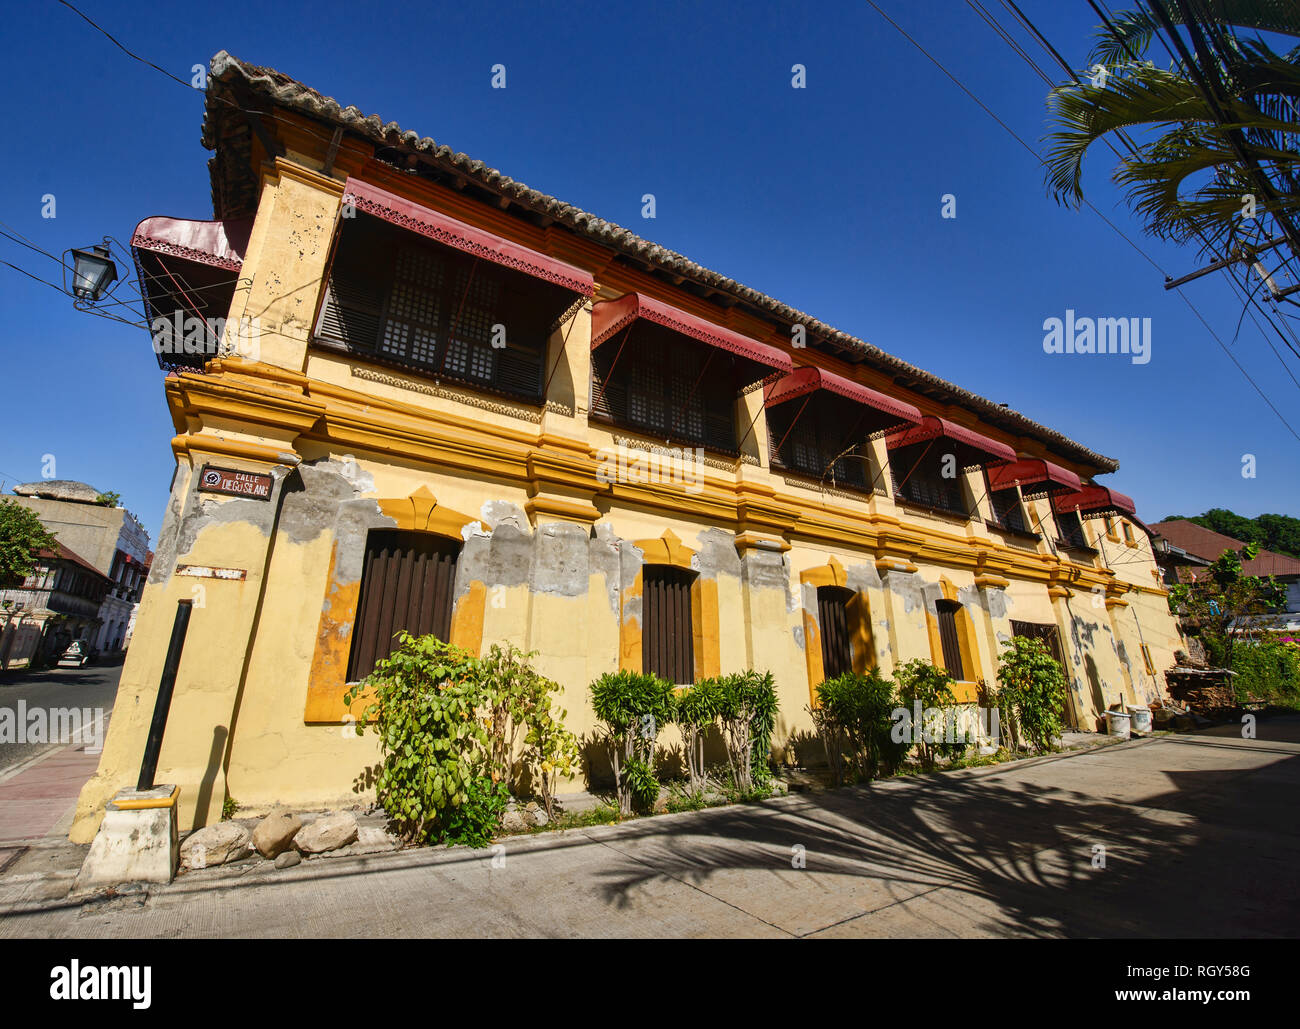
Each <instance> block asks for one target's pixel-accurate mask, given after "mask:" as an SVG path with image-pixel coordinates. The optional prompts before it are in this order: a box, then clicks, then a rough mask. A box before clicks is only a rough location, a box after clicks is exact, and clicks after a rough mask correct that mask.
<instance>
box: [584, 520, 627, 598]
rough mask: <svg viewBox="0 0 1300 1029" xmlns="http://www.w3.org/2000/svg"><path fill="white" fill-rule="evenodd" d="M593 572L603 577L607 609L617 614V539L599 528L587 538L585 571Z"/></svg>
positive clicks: (589, 573)
mask: <svg viewBox="0 0 1300 1029" xmlns="http://www.w3.org/2000/svg"><path fill="white" fill-rule="evenodd" d="M593 572H595V573H599V574H601V575H603V576H604V577H605V593H606V595H607V597H608V599H609V610H610V612H611V613H613V614H618V594H619V586H618V584H619V556H618V540H617V539H616V538H615V537H614V535H613V533H612V532H606V533H603V534H602V533H601V532H600V529H599V528H597V530H596V531H595V533H594V534H593V535H592V537H591V538H590V539H588V540H587V573H588V575H589V576H590V575H591V574H592V573H593ZM588 582H590V579H588Z"/></svg>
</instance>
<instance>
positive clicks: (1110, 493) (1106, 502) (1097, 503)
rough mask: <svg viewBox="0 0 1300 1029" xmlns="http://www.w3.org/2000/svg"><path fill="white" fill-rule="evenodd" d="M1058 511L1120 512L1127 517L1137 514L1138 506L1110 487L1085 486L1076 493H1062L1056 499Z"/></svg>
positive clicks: (1129, 498)
mask: <svg viewBox="0 0 1300 1029" xmlns="http://www.w3.org/2000/svg"><path fill="white" fill-rule="evenodd" d="M1055 506H1056V509H1057V510H1058V511H1079V512H1081V513H1084V514H1087V513H1088V512H1089V511H1110V510H1114V511H1120V512H1122V513H1124V514H1127V515H1136V514H1137V505H1136V504H1135V503H1133V498H1132V497H1128V496H1125V495H1124V494H1123V493H1120V492H1119V491H1118V490H1113V489H1111V488H1110V487H1109V486H1085V487H1084V488H1083V489H1081V490H1079V491H1078V492H1075V493H1062V494H1059V495H1058V496H1057V497H1056V502H1055Z"/></svg>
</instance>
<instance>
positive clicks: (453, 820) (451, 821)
mask: <svg viewBox="0 0 1300 1029" xmlns="http://www.w3.org/2000/svg"><path fill="white" fill-rule="evenodd" d="M509 803H510V791H509V790H508V789H506V784H505V783H503V782H496V781H494V780H493V779H492V778H490V777H489V776H486V775H476V776H474V777H473V778H472V779H470V780H469V783H468V784H467V785H466V787H465V800H464V801H463V802H462V803H461V804H459V805H456V806H454V807H449V808H445V809H444V810H443V811H442V812H441V813H440V816H439V819H438V822H439V828H440V830H441V837H440V842H443V843H446V844H447V845H448V846H452V845H453V844H457V843H463V844H466V845H468V846H470V847H486V846H487V845H488V844H489V843H491V842H492V837H493V836H495V835H496V833H497V831H498V830H499V829H500V828H501V820H502V818H503V817H504V816H505V813H506V806H507V805H508V804H509Z"/></svg>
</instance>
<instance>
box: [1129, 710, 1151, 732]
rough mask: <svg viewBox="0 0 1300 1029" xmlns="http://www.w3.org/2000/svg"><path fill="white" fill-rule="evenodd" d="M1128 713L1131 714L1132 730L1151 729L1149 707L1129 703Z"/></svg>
mask: <svg viewBox="0 0 1300 1029" xmlns="http://www.w3.org/2000/svg"><path fill="white" fill-rule="evenodd" d="M1128 713H1129V714H1130V715H1132V716H1133V731H1134V732H1150V731H1151V709H1150V708H1149V707H1140V706H1137V705H1134V704H1130V705H1129V706H1128Z"/></svg>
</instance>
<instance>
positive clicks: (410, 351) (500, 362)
mask: <svg viewBox="0 0 1300 1029" xmlns="http://www.w3.org/2000/svg"><path fill="white" fill-rule="evenodd" d="M573 300H574V294H572V293H570V292H569V291H567V290H565V289H563V288H562V287H559V286H556V285H554V284H552V283H548V282H544V281H542V280H540V279H536V278H533V277H532V276H530V275H526V274H524V273H522V272H517V271H514V270H512V269H508V268H503V267H501V266H500V265H497V264H493V263H491V262H489V261H486V260H482V259H476V258H473V257H471V256H469V255H468V254H465V253H463V252H461V251H459V250H456V249H454V248H452V247H447V246H442V245H440V244H438V243H434V242H432V241H430V240H426V239H423V238H421V237H417V236H414V235H413V234H412V233H409V232H403V231H401V230H399V229H397V228H395V227H393V226H391V225H388V224H386V223H384V222H381V221H379V220H378V219H375V218H371V217H370V216H368V215H365V214H360V213H358V214H357V215H356V217H355V218H353V219H349V220H348V221H347V222H345V223H344V226H343V229H342V231H341V232H340V235H339V240H338V243H337V245H336V248H335V254H334V260H333V264H332V265H331V268H330V275H329V281H328V283H327V286H326V289H325V296H324V300H323V302H322V306H321V313H320V318H319V319H318V321H317V326H316V341H317V343H319V344H321V345H323V346H326V347H332V348H337V349H342V350H346V351H348V352H349V353H353V354H356V355H357V356H360V357H365V358H368V359H370V360H374V361H377V362H380V363H383V364H390V365H395V366H398V367H401V368H403V369H406V370H410V371H415V372H419V373H423V374H426V375H433V376H437V377H439V378H446V379H450V380H454V381H457V382H461V383H465V384H467V385H471V386H474V387H476V388H479V389H483V390H486V391H489V392H494V393H503V394H506V395H508V396H512V397H518V398H519V399H522V400H527V401H529V402H531V403H539V402H540V401H541V399H542V388H543V382H542V370H543V365H544V360H545V353H546V344H547V339H548V337H549V335H550V331H551V327H552V326H553V325H554V324H555V323H556V322H557V320H558V319H559V318H560V317H561V316H562V315H563V314H564V313H565V311H566V310H567V309H568V308H569V307H570V305H571V304H572V303H573Z"/></svg>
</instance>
